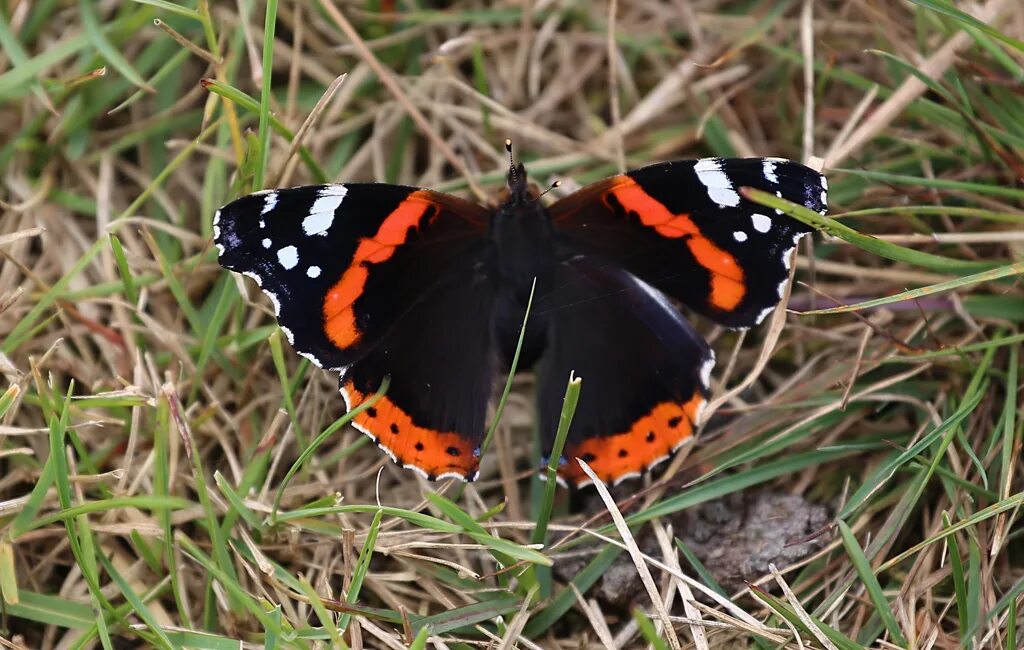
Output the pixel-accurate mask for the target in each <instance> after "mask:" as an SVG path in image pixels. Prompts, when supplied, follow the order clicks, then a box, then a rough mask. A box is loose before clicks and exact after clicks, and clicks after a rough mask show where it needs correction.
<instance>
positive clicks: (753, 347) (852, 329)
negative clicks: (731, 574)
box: [0, 0, 1024, 650]
mask: <svg viewBox="0 0 1024 650" xmlns="http://www.w3.org/2000/svg"><path fill="white" fill-rule="evenodd" d="M183 4H184V5H185V6H187V7H191V8H187V9H178V10H174V9H173V7H172V6H171V3H166V2H163V1H162V0H146V1H145V2H143V1H142V0H139V2H97V3H90V2H83V3H75V2H70V1H65V0H34V1H28V0H8V1H7V2H6V3H0V48H2V49H0V174H2V184H0V372H2V373H3V382H4V384H6V386H0V391H2V390H4V389H6V391H7V392H6V393H0V594H2V600H0V645H3V646H4V647H14V648H55V647H62V648H78V647H95V646H102V647H151V646H152V647H192V648H228V647H233V648H237V647H239V641H241V642H242V643H243V645H244V647H260V646H264V647H268V648H277V647H288V648H293V647H294V648H306V647H344V646H348V647H355V648H358V647H372V648H398V647H406V646H407V645H413V646H414V647H426V646H427V645H429V646H431V647H436V648H445V647H448V648H471V647H499V648H512V647H519V648H537V647H544V648H556V647H565V648H583V647H595V648H596V647H607V646H609V645H611V646H614V647H643V646H644V645H646V644H648V643H649V644H651V645H653V646H654V647H656V648H661V647H672V648H676V647H697V648H705V647H725V648H731V647H748V646H756V647H759V648H770V647H787V648H798V647H806V648H809V647H828V648H842V649H844V650H845V649H846V648H860V647H875V648H891V647H914V648H959V647H965V648H966V647H978V648H980V647H986V648H1007V649H1009V648H1015V647H1022V644H1024V641H1022V640H1021V639H1022V636H1024V635H1022V633H1021V632H1020V626H1021V624H1022V623H1024V621H1022V620H1021V615H1020V609H1021V600H1022V597H1024V596H1022V594H1024V561H1022V557H1024V540H1022V539H1021V537H1022V532H1024V528H1022V527H1021V524H1020V523H1019V521H1020V505H1021V503H1022V502H1024V480H1022V478H1021V471H1022V469H1024V465H1022V460H1021V439H1022V428H1024V424H1022V423H1024V411H1022V404H1024V399H1022V396H1021V390H1020V389H1021V356H1022V355H1021V347H1022V343H1024V336H1022V335H1021V324H1022V322H1024V289H1022V287H1021V285H1020V273H1021V272H1022V270H1024V267H1022V263H1021V260H1022V259H1024V245H1022V236H1021V233H1022V231H1024V228H1022V226H1024V189H1021V179H1022V177H1024V156H1022V154H1024V118H1022V117H1021V116H1024V85H1022V80H1024V70H1022V66H1024V43H1022V42H1021V41H1022V40H1024V9H1022V7H1021V5H1020V3H1019V2H1018V1H1017V0H988V1H987V2H979V3H970V4H968V3H961V6H962V7H967V8H969V9H970V12H971V14H972V15H973V16H975V17H976V20H975V22H971V21H969V20H967V19H966V18H964V17H963V16H958V15H956V12H957V10H955V9H951V8H950V6H949V5H948V4H946V3H945V2H944V1H943V0H916V1H915V2H914V3H910V2H902V1H901V2H895V3H889V2H870V1H868V0H853V1H850V2H834V3H833V2H829V3H825V2H814V1H813V0H808V1H806V2H797V1H793V2H789V3H774V2H768V1H759V0H753V1H752V2H729V1H725V0H702V1H700V2H698V1H696V0H674V1H667V0H666V1H654V0H650V1H648V0H638V1H636V2H633V1H629V2H627V1H624V0H623V1H621V2H617V3H616V2H612V3H608V2H598V3H589V2H572V1H567V2H560V1H557V0H556V1H543V0H542V1H536V2H512V1H508V2H495V3H481V2H455V3H452V6H450V7H448V8H446V9H443V10H432V9H427V8H418V9H410V8H409V7H411V6H412V5H414V4H415V5H419V4H421V3H407V2H397V3H396V2H393V1H388V0H377V1H376V2H370V3H367V6H369V7H370V10H367V9H366V8H364V7H363V3H357V2H339V1H337V0H336V1H334V2H331V1H329V0H325V1H324V2H315V3H305V2H291V1H285V2H281V3H280V5H279V6H276V5H277V3H276V2H272V3H271V4H272V7H273V6H276V12H277V25H276V31H275V34H274V38H273V40H272V41H269V42H265V33H264V29H263V25H264V11H265V8H266V5H265V4H264V3H250V2H245V1H242V2H238V3H233V2H232V3H227V2H217V3H210V4H211V5H212V6H207V2H205V0H198V3H197V2H185V3H183ZM250 5H255V6H250ZM610 8H615V15H614V17H611V16H610V15H609V9H610ZM393 12H396V13H393ZM156 19H159V24H158V22H157V20H156ZM986 25H988V26H990V27H988V26H986ZM268 46H269V47H268ZM865 48H873V49H871V50H866V49H865ZM266 64H272V70H268V69H267V68H266V67H265V65H266ZM342 75H347V77H345V79H344V81H343V82H342V83H341V84H340V86H336V87H335V88H333V89H332V92H331V93H327V94H325V91H327V89H328V87H329V86H331V84H332V83H334V82H335V81H336V80H337V79H338V78H339V77H341V76H342ZM203 80H208V81H206V82H205V83H200V82H201V81H203ZM264 89H266V90H267V91H268V92H267V93H266V94H265V95H263V91H264ZM261 95H262V97H261ZM261 99H263V100H264V101H263V107H262V108H261ZM268 109H269V110H268ZM271 117H276V119H277V120H278V122H277V124H276V125H275V124H274V122H273V120H272V119H271ZM307 118H308V122H307ZM293 133H300V134H301V140H302V146H296V145H295V144H293V143H292V142H291V141H290V136H291V134H293ZM507 136H511V137H513V138H515V140H516V144H517V147H518V150H519V152H520V153H521V154H522V155H523V156H524V157H525V159H526V162H527V166H528V168H529V169H530V171H531V173H532V175H533V177H534V178H535V179H536V180H538V182H541V183H544V182H549V181H551V180H554V179H562V180H563V183H564V184H563V188H562V189H563V190H571V189H572V188H573V187H575V186H576V185H577V184H581V183H585V182H589V181H591V180H595V179H597V178H600V177H602V176H605V175H607V174H610V173H613V172H615V171H616V170H618V169H620V168H621V167H623V166H626V167H633V166H638V165H641V164H644V163H647V162H651V161H654V160H659V159H669V158H682V157H697V156H701V155H774V156H785V157H790V158H794V159H802V160H805V161H807V162H809V163H811V164H816V165H822V164H823V165H824V168H825V173H826V174H827V175H828V178H829V182H830V199H831V200H830V204H831V205H832V206H833V207H832V215H831V216H833V217H837V218H838V222H837V221H832V220H829V221H827V222H824V223H820V224H819V225H820V226H821V228H822V229H823V230H824V232H826V233H827V234H825V235H822V236H818V237H816V238H815V241H814V242H813V243H811V244H810V245H808V246H806V247H805V248H802V249H801V251H800V258H799V260H798V263H797V265H796V268H797V274H796V277H797V279H798V280H799V281H800V283H798V284H797V285H795V286H794V287H793V295H792V297H791V301H790V305H789V306H790V308H791V310H795V311H797V312H801V313H798V314H794V313H792V312H791V313H789V314H786V313H785V312H783V311H780V312H778V313H777V314H776V318H775V320H774V321H773V322H772V323H771V325H766V326H764V327H762V328H760V329H758V330H754V331H752V332H750V333H747V334H746V335H745V336H737V334H735V333H732V332H726V331H720V330H717V329H712V328H709V327H703V326H704V325H706V324H701V325H702V328H703V330H704V331H706V332H707V333H708V334H709V339H710V340H711V341H712V342H713V344H714V346H715V347H716V349H717V351H718V357H719V359H720V363H719V366H718V371H717V373H716V375H717V376H716V377H715V380H714V384H715V389H716V395H717V396H718V398H719V399H717V400H716V402H715V405H716V407H717V408H718V411H717V415H716V418H715V419H714V420H712V422H711V423H710V426H709V427H708V428H706V430H705V432H704V433H703V435H702V437H701V441H700V443H699V444H698V445H697V446H695V447H693V448H691V449H690V450H689V451H690V453H689V454H688V455H686V456H681V457H680V458H679V459H678V461H677V462H676V463H675V464H674V465H673V468H672V469H671V470H670V471H669V473H668V474H666V475H665V476H664V477H663V480H662V482H661V483H657V484H654V485H653V486H651V489H650V490H648V491H641V490H640V489H639V488H640V487H642V486H638V485H637V484H634V485H632V486H630V487H629V488H627V491H621V490H620V491H615V492H613V493H612V494H613V495H614V496H615V497H616V499H617V506H615V504H614V502H612V501H609V502H608V503H607V505H608V509H607V510H605V509H603V507H599V508H598V509H597V510H595V509H593V507H594V503H591V504H590V506H589V507H590V509H589V510H588V509H587V507H588V506H586V505H582V506H581V504H580V501H582V500H581V499H569V498H567V497H566V495H565V494H564V493H563V492H559V494H558V497H557V500H556V503H555V509H554V515H553V517H552V519H551V521H550V524H549V527H548V530H549V532H548V535H547V540H548V544H547V545H546V546H544V547H543V548H540V549H538V548H536V547H535V546H530V544H529V542H530V540H531V531H532V529H533V526H534V521H535V517H536V515H537V513H538V512H539V511H541V506H540V499H541V494H542V489H541V488H540V486H539V484H538V483H537V482H536V479H533V478H531V477H530V476H531V473H530V472H529V471H527V470H528V468H530V467H532V466H533V464H534V459H533V457H532V447H531V443H530V440H531V436H532V434H531V431H532V426H531V415H530V413H531V411H530V406H529V402H528V400H527V398H526V397H525V395H526V394H527V393H528V392H529V388H530V386H529V382H528V379H519V380H517V382H516V385H515V386H514V389H513V392H512V396H511V398H510V399H509V402H508V407H507V408H506V410H505V415H504V419H503V421H502V424H501V426H500V427H499V429H498V433H497V436H496V441H495V444H494V445H493V447H492V453H490V454H489V455H488V456H487V457H486V458H485V459H484V465H483V473H482V479H481V480H480V481H479V482H477V483H475V484H472V485H470V486H468V487H466V488H465V489H461V488H460V486H456V485H451V484H446V485H440V486H438V485H433V484H428V483H425V482H423V481H421V480H420V479H418V478H417V477H416V476H414V475H413V474H412V473H409V472H405V471H402V470H399V469H397V468H396V467H394V466H392V465H391V464H389V463H386V462H384V458H383V456H382V455H381V454H380V453H379V452H378V451H377V450H376V449H374V448H373V446H372V445H368V444H366V443H367V442H368V441H367V440H366V439H365V438H363V437H361V436H360V435H359V434H358V433H357V432H355V431H354V430H352V429H351V428H350V427H347V426H340V427H338V426H335V425H337V424H339V423H338V422H337V418H339V417H340V416H341V415H342V413H341V412H342V410H343V406H342V404H341V401H340V400H339V399H338V397H337V393H336V390H335V379H334V377H333V376H329V375H328V374H327V373H323V372H320V371H318V370H316V369H314V368H311V367H310V366H309V364H308V363H306V362H305V361H303V360H302V359H300V358H299V357H298V356H297V355H295V354H294V353H293V352H292V351H291V350H290V349H289V348H288V346H287V345H283V344H282V342H281V338H280V336H279V333H278V330H277V328H276V326H275V325H274V321H273V318H272V316H271V313H270V312H269V311H268V305H267V304H266V302H265V300H264V299H263V298H262V297H261V296H260V295H259V294H258V292H255V291H254V287H252V286H251V283H248V282H244V281H240V280H239V279H238V278H235V277H232V276H231V274H228V273H226V272H224V271H223V270H222V269H220V268H219V267H218V266H217V264H216V260H215V252H214V251H213V250H212V247H211V245H210V232H211V223H210V222H211V218H212V215H213V212H214V210H215V209H216V208H217V207H218V206H219V205H221V204H223V203H224V202H226V201H227V200H228V199H230V198H232V197H233V196H236V195H237V194H239V193H240V192H244V191H248V189H249V188H250V187H251V184H252V182H253V180H254V179H255V180H256V181H257V184H260V185H262V184H263V183H265V184H268V185H271V184H272V185H276V184H299V183H304V182H312V181H316V180H320V179H324V178H326V179H330V180H345V181H366V180H378V181H389V182H403V183H410V184H415V185H424V186H430V187H435V188H440V189H446V190H449V191H456V192H462V193H467V192H473V193H477V194H480V193H490V192H492V191H493V190H494V189H495V188H496V187H497V186H498V184H499V183H500V181H501V179H502V177H503V173H504V166H505V164H506V163H505V157H504V152H503V147H502V143H503V141H504V139H505V137H507ZM262 142H266V143H268V146H267V147H266V148H262V147H261V143H262ZM247 152H249V153H248V154H247ZM264 154H265V155H264ZM261 180H262V183H261V182H260V181H261ZM797 216H798V217H799V216H800V214H799V213H798V214H797ZM807 216H808V215H804V217H805V218H806V217H807ZM810 216H811V217H813V215H810ZM843 226H846V228H845V229H844V228H843ZM859 233H864V234H871V235H877V236H878V238H876V239H872V238H866V237H862V236H860V235H859ZM805 241H806V240H805ZM936 285H937V286H936ZM904 291H909V293H908V294H906V295H900V296H899V297H898V298H897V299H890V300H882V301H878V302H877V303H869V304H868V305H860V306H859V307H855V308H852V309H843V310H831V311H828V312H827V313H811V312H816V310H817V312H821V310H825V309H827V308H830V307H834V306H836V304H837V303H839V304H844V305H848V304H853V305H855V304H857V303H861V302H864V301H869V300H874V299H879V298H883V297H886V296H893V295H897V294H901V293H902V292H904ZM7 387H9V388H7ZM582 390H584V391H585V390H586V385H585V381H584V385H583V387H582ZM328 429H330V430H331V431H332V434H331V435H329V436H327V437H326V439H325V442H324V444H323V445H321V446H320V447H319V448H318V449H317V450H316V454H315V455H312V456H311V457H310V458H308V459H306V460H305V462H304V463H303V464H301V465H300V466H298V468H297V471H296V472H295V474H294V476H291V477H290V480H286V476H288V472H289V468H292V467H293V466H294V465H295V463H296V460H297V459H299V458H300V453H301V452H302V451H303V450H307V449H309V448H310V447H309V446H310V442H311V440H313V438H315V437H316V436H317V435H318V434H320V433H322V432H324V431H325V430H328ZM334 429H337V430H336V431H334ZM691 479H692V480H691ZM645 480H646V479H645ZM744 491H748V492H767V491H782V492H787V493H790V494H794V495H801V496H802V497H804V498H806V500H808V501H810V502H814V503H820V504H825V505H826V506H828V508H829V509H830V512H832V513H833V514H834V525H833V526H830V527H828V528H826V529H824V530H820V531H817V533H818V536H819V538H820V539H821V541H822V542H823V544H822V550H821V551H819V552H818V553H816V554H814V555H812V556H809V557H807V558H805V559H803V560H801V561H799V562H797V563H795V564H791V565H790V566H778V567H777V570H776V568H775V567H774V566H772V567H771V568H770V569H769V570H766V571H764V572H763V574H761V575H759V576H751V577H750V583H751V584H750V587H749V588H747V589H743V590H741V591H739V592H737V593H734V594H729V595H728V597H726V596H722V595H719V594H718V593H717V592H716V591H715V589H714V587H715V586H716V585H714V584H713V583H714V573H713V572H708V571H706V570H705V568H704V567H703V566H701V564H700V562H699V561H696V560H694V561H691V560H690V559H688V557H689V556H680V555H677V553H678V552H679V546H680V544H681V545H682V546H684V547H685V546H686V544H685V536H686V535H685V531H680V530H679V529H678V528H676V529H674V533H673V528H672V526H673V525H675V522H678V519H675V517H676V516H677V515H678V514H679V513H681V512H683V511H685V510H687V509H693V508H696V507H698V506H700V505H701V504H705V503H707V502H708V501H710V500H712V499H715V498H718V497H723V496H730V495H731V496H737V495H739V494H740V493H742V492H744ZM630 493H634V494H635V493H639V498H625V497H627V496H630ZM440 495H444V496H440ZM606 496H607V495H606ZM609 498H610V497H609ZM620 510H621V513H620ZM608 511H611V515H612V516H611V517H610V516H609V512H608ZM584 512H586V514H584ZM612 522H614V525H611V524H612ZM676 535H678V536H679V537H676ZM594 540H605V541H599V542H598V545H597V546H596V547H594V549H593V550H595V551H597V550H600V552H599V553H597V554H596V555H590V556H587V560H586V562H587V563H586V566H585V567H584V568H583V569H581V570H580V571H579V572H578V573H576V574H575V577H574V579H573V581H572V582H571V583H566V581H565V579H564V577H560V575H559V573H558V572H557V571H555V572H554V573H552V571H551V570H550V569H549V568H548V565H549V564H551V562H552V561H554V563H555V564H556V567H557V564H558V563H559V562H561V561H562V559H563V558H565V557H568V556H569V555H571V554H573V552H574V551H576V550H579V547H580V546H581V545H582V543H583V542H589V543H593V542H594ZM679 540H684V541H683V542H682V543H681V542H680V541H679ZM794 541H799V540H794ZM728 543H729V542H728V541H723V544H726V545H727V544H728ZM623 548H625V549H626V550H627V551H628V557H630V558H632V560H633V561H635V563H636V566H637V572H636V573H637V575H638V576H643V584H644V587H645V588H644V589H643V590H642V592H641V595H639V596H637V597H636V599H635V601H634V604H635V608H634V609H633V611H632V613H631V612H630V611H628V610H623V609H622V608H621V607H619V606H616V605H613V604H609V603H608V602H602V601H600V600H598V599H597V598H596V597H595V596H594V595H592V594H591V593H588V591H589V590H590V588H591V586H592V585H593V584H594V582H595V581H596V580H597V579H598V578H599V577H600V576H601V575H602V574H603V573H605V572H606V571H607V570H608V567H610V566H612V564H613V563H614V562H615V561H616V558H617V557H618V556H619V555H620V554H621V553H622V550H623ZM602 549H603V550H602ZM652 549H653V551H652ZM623 557H626V556H625V555H623ZM697 593H700V594H710V595H702V596H700V598H699V599H695V598H694V594H697Z"/></svg>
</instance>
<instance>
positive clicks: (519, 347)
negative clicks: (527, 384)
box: [480, 278, 537, 457]
mask: <svg viewBox="0 0 1024 650" xmlns="http://www.w3.org/2000/svg"><path fill="white" fill-rule="evenodd" d="M536 290H537V278H534V279H533V283H532V284H531V285H530V297H529V298H527V300H526V311H525V312H524V313H523V324H522V326H521V327H520V328H519V340H517V341H516V351H515V354H513V355H512V367H511V368H510V369H509V371H508V377H507V378H506V379H505V388H504V389H502V391H501V398H500V399H499V400H498V405H497V406H496V407H495V409H494V417H493V418H492V419H491V426H489V427H488V428H487V435H485V436H484V441H483V443H482V444H481V445H480V456H481V457H482V456H483V455H484V454H486V453H487V450H488V449H489V448H490V446H491V439H492V438H493V437H494V432H495V431H496V430H497V429H498V424H499V423H500V422H501V414H502V413H503V412H504V411H505V402H506V401H508V395H509V393H510V392H512V380H513V378H514V377H515V374H516V372H517V371H518V370H519V353H520V352H522V351H523V340H524V339H525V338H526V323H527V322H528V321H529V319H530V308H531V307H533V294H534V292H535V291H536Z"/></svg>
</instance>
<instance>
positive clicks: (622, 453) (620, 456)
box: [619, 449, 629, 458]
mask: <svg viewBox="0 0 1024 650" xmlns="http://www.w3.org/2000/svg"><path fill="white" fill-rule="evenodd" d="M628 455H629V452H628V451H626V450H625V449H620V450H619V458H625V457H626V456H628Z"/></svg>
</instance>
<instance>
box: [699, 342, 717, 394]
mask: <svg viewBox="0 0 1024 650" xmlns="http://www.w3.org/2000/svg"><path fill="white" fill-rule="evenodd" d="M709 353H710V356H708V358H707V359H705V360H704V363H702V364H701V366H700V385H701V386H702V387H703V388H704V390H708V388H709V387H710V386H711V370H712V369H713V368H714V367H715V353H714V351H713V350H710V351H709Z"/></svg>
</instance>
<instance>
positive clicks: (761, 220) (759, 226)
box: [750, 212, 772, 232]
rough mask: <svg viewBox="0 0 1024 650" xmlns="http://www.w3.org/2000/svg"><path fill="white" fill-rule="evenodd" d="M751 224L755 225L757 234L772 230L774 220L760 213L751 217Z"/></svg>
mask: <svg viewBox="0 0 1024 650" xmlns="http://www.w3.org/2000/svg"><path fill="white" fill-rule="evenodd" d="M750 223H752V224H754V230H756V231H757V232H768V231H769V230H771V229H772V220H771V219H770V218H769V217H766V216H764V215H763V214H760V213H759V212H755V213H754V214H752V215H750Z"/></svg>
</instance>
